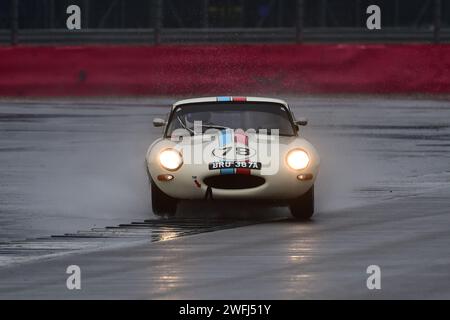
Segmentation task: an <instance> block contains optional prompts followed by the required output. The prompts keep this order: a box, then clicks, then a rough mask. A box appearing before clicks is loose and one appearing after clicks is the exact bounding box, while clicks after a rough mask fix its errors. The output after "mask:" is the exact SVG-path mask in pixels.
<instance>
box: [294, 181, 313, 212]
mask: <svg viewBox="0 0 450 320" xmlns="http://www.w3.org/2000/svg"><path fill="white" fill-rule="evenodd" d="M289 209H290V210H291V214H292V216H293V217H294V218H296V219H299V220H308V219H310V218H311V217H312V215H313V214H314V185H313V186H311V188H310V189H309V190H308V191H306V193H305V194H303V195H301V196H300V197H298V198H296V199H294V200H292V202H291V203H290V205H289Z"/></svg>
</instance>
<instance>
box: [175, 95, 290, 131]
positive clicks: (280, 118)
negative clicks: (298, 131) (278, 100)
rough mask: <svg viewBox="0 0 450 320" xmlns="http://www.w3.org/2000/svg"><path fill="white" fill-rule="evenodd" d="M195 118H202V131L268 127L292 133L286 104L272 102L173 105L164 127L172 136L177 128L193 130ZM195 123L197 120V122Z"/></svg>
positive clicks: (200, 119)
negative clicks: (166, 125)
mask: <svg viewBox="0 0 450 320" xmlns="http://www.w3.org/2000/svg"><path fill="white" fill-rule="evenodd" d="M194 121H201V128H202V131H203V132H205V130H207V129H219V130H220V129H227V128H230V129H243V130H244V131H247V130H249V129H254V130H256V131H259V130H261V129H267V130H268V132H270V130H273V129H278V130H279V135H282V136H293V135H295V130H294V126H293V123H292V120H291V117H290V114H289V111H288V110H287V108H286V107H285V106H283V105H280V104H275V103H251V102H250V103H249V102H246V103H236V102H233V103H201V104H188V105H182V106H179V107H177V108H176V109H175V111H174V113H173V115H172V117H171V119H170V123H169V126H168V129H167V136H171V134H172V132H173V131H174V130H176V129H181V128H182V129H186V130H188V131H190V132H193V130H194ZM197 124H198V122H197Z"/></svg>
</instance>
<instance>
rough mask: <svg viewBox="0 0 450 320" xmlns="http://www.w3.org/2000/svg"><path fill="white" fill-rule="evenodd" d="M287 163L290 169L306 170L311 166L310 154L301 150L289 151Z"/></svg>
mask: <svg viewBox="0 0 450 320" xmlns="http://www.w3.org/2000/svg"><path fill="white" fill-rule="evenodd" d="M286 162H287V164H288V166H289V167H291V168H292V169H294V170H301V169H305V168H306V167H307V166H308V164H309V156H308V154H307V153H306V152H305V151H303V150H300V149H294V150H292V151H289V153H288V155H287V157H286Z"/></svg>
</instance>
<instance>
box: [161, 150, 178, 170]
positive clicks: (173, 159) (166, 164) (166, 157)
mask: <svg viewBox="0 0 450 320" xmlns="http://www.w3.org/2000/svg"><path fill="white" fill-rule="evenodd" d="M159 162H160V163H161V165H162V166H163V168H164V169H167V170H169V171H175V170H178V169H179V168H180V167H181V165H182V164H183V157H182V156H181V154H180V153H179V152H178V151H177V150H175V149H166V150H164V151H162V152H161V153H160V154H159Z"/></svg>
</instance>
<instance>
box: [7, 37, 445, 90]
mask: <svg viewBox="0 0 450 320" xmlns="http://www.w3.org/2000/svg"><path fill="white" fill-rule="evenodd" d="M449 92H450V45H208V46H196V45H193V46H157V47H150V46H141V47H129V46H83V47H75V46H67V47H0V95H2V96H85V95H90V96H92V95H97V96H109V95H185V96H192V95H207V94H210V95H239V94H242V95H247V94H255V95H270V94H278V93H285V94H299V93H449Z"/></svg>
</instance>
